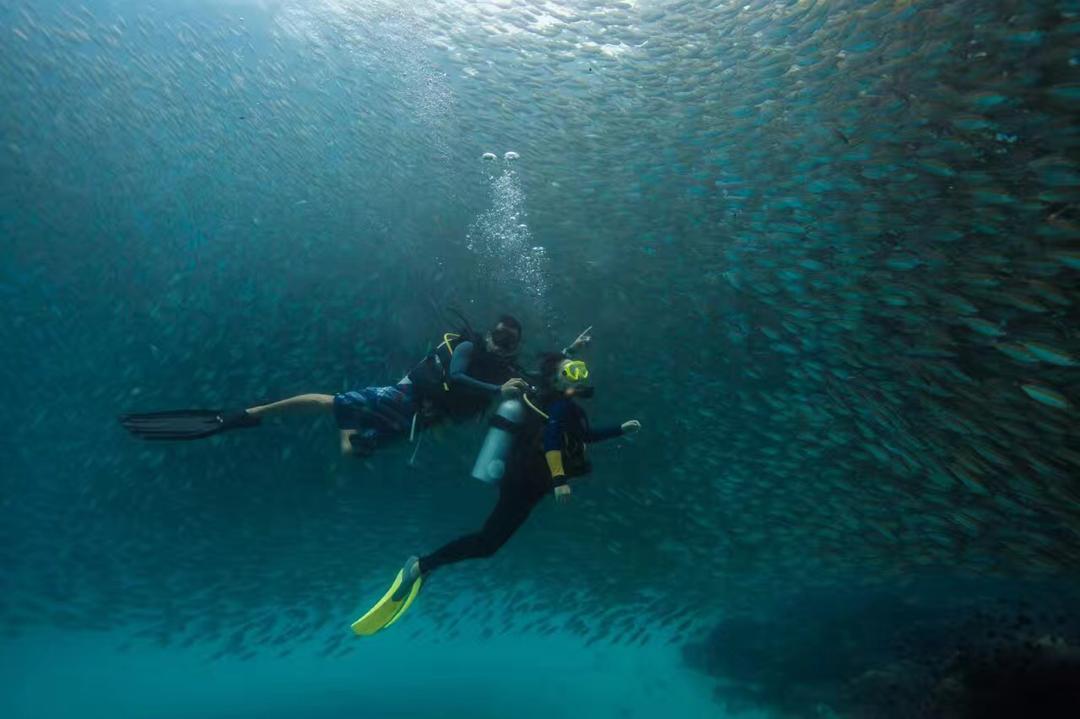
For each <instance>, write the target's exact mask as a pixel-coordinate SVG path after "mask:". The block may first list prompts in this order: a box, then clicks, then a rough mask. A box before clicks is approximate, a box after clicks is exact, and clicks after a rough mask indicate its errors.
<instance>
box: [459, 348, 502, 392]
mask: <svg viewBox="0 0 1080 719" xmlns="http://www.w3.org/2000/svg"><path fill="white" fill-rule="evenodd" d="M475 350H476V347H475V345H473V343H472V342H462V343H461V344H459V345H458V346H457V347H455V348H454V356H453V357H452V358H451V359H450V383H451V384H453V385H454V386H456V387H468V388H469V389H471V390H475V391H477V392H483V393H484V394H495V393H497V392H498V391H499V389H500V385H497V384H489V383H487V382H481V381H480V380H478V379H476V378H475V377H470V376H469V374H468V372H469V363H471V362H472V356H473V352H474V351H475Z"/></svg>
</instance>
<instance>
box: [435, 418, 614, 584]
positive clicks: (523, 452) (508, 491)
mask: <svg viewBox="0 0 1080 719" xmlns="http://www.w3.org/2000/svg"><path fill="white" fill-rule="evenodd" d="M530 411H531V410H530ZM546 412H547V414H548V419H547V420H546V421H545V422H543V423H542V425H541V428H540V429H535V428H534V430H533V431H532V432H526V434H525V435H524V436H523V437H522V439H520V440H519V441H518V442H517V445H516V446H515V447H514V449H513V450H512V453H511V457H510V460H509V461H508V462H507V469H506V475H505V476H504V477H503V480H502V482H501V483H500V484H499V499H498V501H497V502H496V503H495V508H494V509H493V510H491V514H489V515H488V518H487V521H485V522H484V526H483V527H482V528H481V529H480V531H479V532H473V533H472V534H466V535H465V536H463V537H459V538H457V539H455V540H453V541H452V542H450V543H448V544H446V545H444V546H443V547H441V548H440V549H437V550H436V551H434V552H432V553H431V554H429V555H427V556H425V557H421V558H420V571H421V573H425V574H426V573H427V572H430V571H432V570H434V569H437V568H438V567H441V566H443V565H445V564H453V563H454V562H460V561H462V560H465V559H476V558H479V557H490V556H491V555H493V554H495V552H496V551H498V549H499V547H501V546H502V545H504V544H505V543H506V540H508V539H510V537H511V536H513V534H514V532H516V531H517V529H518V527H520V526H521V525H522V524H524V523H525V520H526V519H528V517H529V514H530V513H531V512H532V510H533V507H535V506H536V505H537V503H539V502H540V500H541V499H543V498H544V496H545V495H547V494H548V493H549V492H552V491H553V490H554V488H555V486H556V485H557V484H564V483H565V481H566V480H565V476H570V477H573V476H579V475H582V474H586V473H587V472H588V471H589V467H588V463H587V462H586V461H585V457H584V444H585V443H589V442H598V441H601V440H604V439H610V438H612V437H618V436H620V435H622V433H623V432H622V427H620V426H618V425H616V426H614V427H609V428H604V429H597V430H594V429H591V428H590V427H589V423H588V419H587V418H586V416H585V412H584V410H582V409H581V407H580V406H578V405H577V404H576V403H574V402H573V401H572V400H570V399H566V398H562V397H560V398H558V399H556V400H554V401H553V402H551V403H550V404H548V405H547V407H546ZM571 448H573V451H574V452H575V454H576V453H578V452H580V456H575V457H568V458H567V460H568V461H566V465H567V466H566V475H565V476H560V477H555V478H553V477H552V470H551V467H550V465H549V463H548V460H547V459H546V458H545V453H546V452H553V451H558V452H560V454H566V453H567V450H570V449H571Z"/></svg>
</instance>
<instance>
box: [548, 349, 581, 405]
mask: <svg viewBox="0 0 1080 719" xmlns="http://www.w3.org/2000/svg"><path fill="white" fill-rule="evenodd" d="M540 371H541V376H542V377H543V384H544V389H545V390H546V391H548V392H554V393H557V394H561V395H565V396H575V397H591V396H592V391H593V388H592V386H591V385H589V383H588V379H589V368H588V367H587V366H586V365H585V363H584V362H582V361H581V360H578V359H570V358H568V357H566V356H564V355H563V354H562V353H559V352H555V353H551V354H547V355H544V357H543V358H542V360H541V363H540Z"/></svg>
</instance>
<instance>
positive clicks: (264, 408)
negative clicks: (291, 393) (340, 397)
mask: <svg viewBox="0 0 1080 719" xmlns="http://www.w3.org/2000/svg"><path fill="white" fill-rule="evenodd" d="M333 409H334V395H332V394H300V395H296V396H295V397H289V398H288V399H283V400H279V401H277V402H271V403H270V404H261V405H258V406H256V407H248V409H247V413H248V414H250V415H252V416H255V417H259V418H262V417H271V416H275V415H282V414H294V415H300V414H319V413H321V412H330V411H332V410H333Z"/></svg>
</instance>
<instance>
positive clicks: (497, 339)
mask: <svg viewBox="0 0 1080 719" xmlns="http://www.w3.org/2000/svg"><path fill="white" fill-rule="evenodd" d="M484 341H485V344H486V345H487V350H488V352H493V353H494V354H497V355H499V356H501V357H513V356H514V355H516V354H517V351H518V346H519V345H520V344H521V323H520V322H518V321H517V320H516V319H515V318H513V317H511V316H510V315H501V316H500V317H499V321H498V322H496V323H495V326H494V327H492V328H491V330H490V331H489V332H488V333H487V336H486V337H485V338H484Z"/></svg>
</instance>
